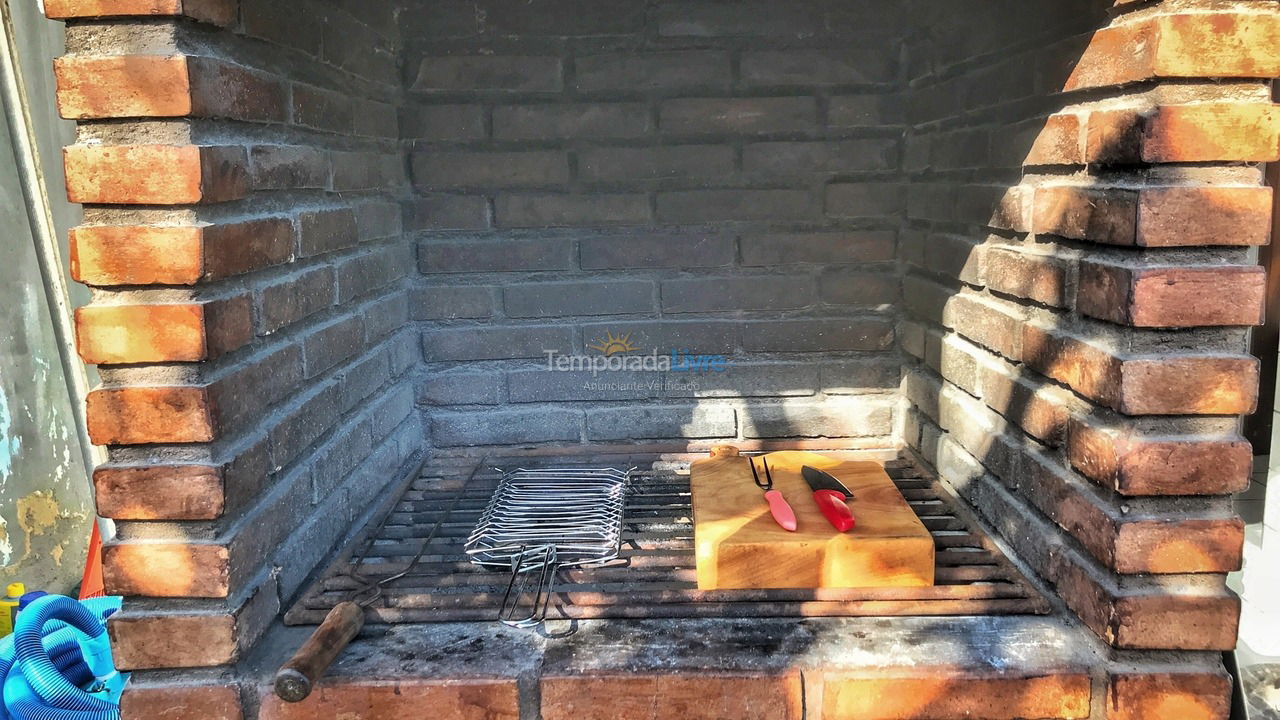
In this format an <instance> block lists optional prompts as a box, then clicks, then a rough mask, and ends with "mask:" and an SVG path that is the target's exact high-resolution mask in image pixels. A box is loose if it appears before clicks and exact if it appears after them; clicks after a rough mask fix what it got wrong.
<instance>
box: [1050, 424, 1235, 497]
mask: <svg viewBox="0 0 1280 720" xmlns="http://www.w3.org/2000/svg"><path fill="white" fill-rule="evenodd" d="M1068 432H1069V439H1068V442H1067V457H1068V459H1069V460H1070V461H1071V465H1072V467H1074V468H1075V469H1076V470H1078V471H1079V472H1080V473H1081V474H1082V475H1084V476H1085V477H1087V478H1089V479H1091V480H1093V481H1094V482H1097V483H1099V484H1101V485H1102V486H1104V487H1108V488H1111V489H1113V490H1115V491H1116V492H1118V493H1120V494H1122V495H1227V494H1230V493H1234V492H1241V491H1243V490H1244V489H1245V488H1247V487H1248V485H1249V474H1250V472H1252V468H1253V449H1252V448H1251V447H1250V446H1249V443H1248V442H1247V441H1245V440H1244V439H1243V438H1239V437H1236V438H1211V437H1197V436H1194V435H1193V436H1186V437H1179V436H1155V437H1148V436H1144V435H1141V434H1138V433H1136V432H1133V431H1132V430H1126V429H1124V428H1123V427H1108V426H1105V425H1102V424H1100V423H1095V422H1092V421H1090V420H1089V419H1087V418H1072V419H1071V421H1070V427H1069V431H1068Z"/></svg>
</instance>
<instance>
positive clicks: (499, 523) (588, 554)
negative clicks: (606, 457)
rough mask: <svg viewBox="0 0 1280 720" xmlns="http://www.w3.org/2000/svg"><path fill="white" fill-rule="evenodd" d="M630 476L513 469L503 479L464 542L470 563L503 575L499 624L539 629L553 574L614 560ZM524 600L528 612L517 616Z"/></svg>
mask: <svg viewBox="0 0 1280 720" xmlns="http://www.w3.org/2000/svg"><path fill="white" fill-rule="evenodd" d="M633 469H634V468H633ZM631 472H632V470H626V471H623V470H617V469H615V468H598V469H586V468H543V469H532V470H531V469H524V468H521V469H518V470H514V471H512V472H509V473H506V474H505V475H503V477H502V480H501V481H500V482H499V483H498V487H497V489H496V490H495V491H494V493H493V497H492V498H490V500H489V504H488V505H487V506H485V509H484V511H483V512H481V514H480V519H479V521H478V522H477V523H476V528H475V530H473V531H472V532H471V535H470V536H469V537H468V538H467V542H466V552H467V555H468V556H470V558H471V562H473V563H475V564H477V565H482V566H485V567H493V568H505V569H508V570H509V571H510V573H511V579H510V581H509V582H508V583H507V590H506V593H505V595H504V596H503V600H502V606H501V608H500V609H499V612H498V619H499V620H501V621H502V622H504V623H507V624H508V625H514V626H516V627H532V626H536V625H538V624H540V623H542V621H543V619H544V618H545V617H546V612H547V607H548V605H549V603H550V600H551V595H552V594H553V592H554V583H555V575H556V571H557V570H559V569H560V568H562V567H585V566H595V565H602V564H605V563H608V562H610V561H612V560H614V559H616V558H617V557H618V552H619V549H620V546H621V540H622V511H623V507H624V505H625V502H626V494H627V483H628V481H629V480H630V477H631ZM526 595H529V596H531V597H532V606H531V608H530V610H529V612H527V613H522V612H521V611H520V606H521V602H520V601H521V598H523V597H524V596H526Z"/></svg>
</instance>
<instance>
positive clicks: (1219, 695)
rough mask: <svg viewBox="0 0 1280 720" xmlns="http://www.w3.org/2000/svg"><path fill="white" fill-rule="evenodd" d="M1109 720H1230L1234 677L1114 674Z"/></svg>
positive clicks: (1109, 683) (1109, 693)
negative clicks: (1232, 680) (1167, 719)
mask: <svg viewBox="0 0 1280 720" xmlns="http://www.w3.org/2000/svg"><path fill="white" fill-rule="evenodd" d="M1106 709H1107V720H1153V719H1156V718H1159V719H1160V720H1164V719H1165V718H1169V719H1170V720H1173V719H1174V718H1176V719H1177V720H1227V717H1228V716H1229V715H1230V714H1231V677H1230V676H1229V675H1227V674H1226V673H1225V672H1219V673H1207V672H1164V673H1161V672H1143V671H1140V670H1139V671H1133V672H1113V673H1111V675H1110V677H1109V678H1108V679H1107V708H1106Z"/></svg>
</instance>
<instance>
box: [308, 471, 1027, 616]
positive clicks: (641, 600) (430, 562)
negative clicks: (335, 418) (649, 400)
mask: <svg viewBox="0 0 1280 720" xmlns="http://www.w3.org/2000/svg"><path fill="white" fill-rule="evenodd" d="M592 460H593V461H594V462H595V464H597V465H604V464H610V463H608V462H603V461H601V458H599V457H598V456H597V457H595V458H592ZM629 460H630V458H627V457H626V456H623V457H620V458H618V459H617V462H616V463H613V464H615V465H622V466H624V467H625V466H626V463H628V461H629ZM650 461H652V459H650ZM495 464H497V463H495ZM885 469H886V471H887V472H888V473H889V476H890V477H891V478H892V479H893V481H894V483H895V484H897V486H898V488H899V489H900V490H901V491H902V494H903V495H904V496H905V497H906V499H907V501H908V502H909V503H910V504H911V507H912V508H913V509H914V510H915V511H916V514H917V515H919V517H920V519H921V520H922V521H923V522H924V525H925V527H927V528H928V529H929V531H930V532H931V533H932V534H933V536H934V540H935V543H936V547H937V584H936V585H934V586H933V587H923V588H860V589H795V590H712V591H700V590H698V589H697V583H696V578H695V574H694V550H693V524H692V519H691V517H692V512H691V509H690V506H689V479H688V474H687V471H685V472H684V473H680V472H676V471H674V470H659V471H649V472H644V471H641V472H634V473H633V474H632V476H631V485H630V489H629V494H628V497H627V505H626V511H625V515H624V518H623V522H624V525H623V532H622V551H621V553H620V554H619V556H618V559H617V560H615V561H613V563H612V564H609V565H606V566H603V567H591V568H566V569H562V570H560V571H559V574H558V575H557V580H556V584H555V593H554V594H553V595H552V597H551V601H550V606H549V609H548V612H547V617H548V618H552V619H553V618H578V619H587V618H654V617H816V616H859V615H861V616H867V615H882V616H889V615H1010V614H1043V613H1047V612H1049V604H1048V601H1047V600H1046V599H1045V598H1044V597H1043V596H1042V595H1040V593H1039V592H1038V591H1037V590H1036V589H1035V588H1034V587H1033V586H1032V585H1031V584H1030V583H1029V582H1028V581H1027V579H1026V578H1025V577H1024V576H1023V575H1022V574H1021V573H1020V572H1019V571H1018V570H1017V568H1015V567H1014V566H1013V565H1012V564H1011V563H1010V562H1009V561H1008V559H1007V558H1005V557H1004V555H1003V553H1001V551H1000V550H999V548H997V547H996V546H995V545H994V544H993V543H992V542H991V540H990V538H988V537H987V535H986V534H985V533H984V532H983V531H982V530H981V529H980V527H979V526H978V524H977V523H976V521H975V520H974V519H973V517H972V516H971V515H970V514H969V512H968V511H967V510H966V509H965V508H964V507H963V504H962V503H961V502H960V501H958V500H956V499H955V498H954V497H952V496H951V495H950V494H949V493H948V492H947V491H946V490H945V489H943V488H942V487H941V486H940V485H939V484H938V483H937V481H936V480H935V479H934V478H933V477H932V476H931V475H929V474H927V473H926V472H924V471H923V470H922V469H921V468H920V467H919V466H918V465H916V464H914V463H912V462H910V461H908V460H891V461H888V462H886V463H885ZM469 471H470V468H459V469H458V471H457V472H456V473H453V472H445V473H443V474H441V475H437V476H436V477H421V478H417V479H415V480H414V481H413V482H412V483H411V484H410V485H409V486H408V487H407V488H406V489H405V490H404V491H403V493H402V494H401V495H399V496H397V497H396V498H395V499H394V501H393V502H391V503H389V504H388V506H387V508H386V512H388V513H389V515H388V516H386V517H385V522H382V520H383V518H382V517H376V518H375V520H374V522H373V523H371V524H370V525H369V526H368V527H367V528H365V530H364V532H363V533H362V534H361V535H360V536H359V537H357V538H356V540H355V542H353V543H352V544H351V546H350V547H348V548H347V549H346V550H345V551H344V552H343V553H342V554H340V555H339V557H338V558H337V559H336V560H335V561H334V562H333V563H332V564H331V565H330V566H329V567H328V568H327V569H326V570H325V572H324V573H323V574H322V575H321V576H320V578H319V579H318V580H317V581H316V582H315V583H314V584H313V585H312V586H311V587H310V588H309V589H308V590H307V592H306V593H305V594H304V595H303V596H302V598H301V599H300V600H299V601H298V602H297V603H296V604H295V605H294V607H293V608H292V609H291V610H290V611H289V612H288V613H287V614H286V616H285V622H286V623H288V624H291V625H304V624H315V623H319V622H320V621H321V620H323V619H324V616H325V614H326V613H327V612H328V611H329V610H330V609H331V608H332V607H333V606H334V605H336V604H337V603H339V602H342V601H343V600H346V599H348V596H349V595H351V593H352V592H354V591H357V590H359V589H360V588H361V587H362V585H363V583H361V582H360V581H359V580H357V579H356V578H355V577H352V575H353V570H354V569H355V567H354V566H353V563H352V558H353V557H356V558H359V557H360V556H361V554H362V553H363V560H362V561H361V562H360V564H359V575H360V576H361V577H362V578H364V579H366V580H369V581H374V582H376V581H378V580H379V579H384V578H389V577H391V576H394V575H397V574H400V573H405V574H404V575H403V577H400V578H397V579H394V580H392V581H390V582H387V583H385V584H384V585H383V586H382V588H381V594H380V596H378V597H377V598H376V601H374V602H373V603H372V604H370V605H369V607H368V608H367V611H366V615H367V618H368V621H369V622H375V623H377V622H382V623H407V622H456V621H473V620H492V619H493V618H494V617H496V616H497V613H498V611H499V609H500V607H501V606H502V603H503V598H504V594H505V591H506V589H507V582H508V580H509V579H510V576H509V573H506V572H501V571H492V570H486V569H484V568H482V567H478V566H476V565H475V564H473V563H471V562H470V560H469V558H468V556H467V554H466V552H465V543H466V540H467V537H468V535H469V534H470V533H471V532H472V530H473V529H474V527H475V525H476V522H477V520H478V519H479V518H480V514H481V512H482V511H483V510H484V508H485V505H486V504H487V503H488V501H489V498H490V496H491V495H492V493H493V491H494V489H495V487H496V486H497V483H498V480H499V475H498V473H496V472H488V473H486V472H485V471H484V470H481V471H480V472H478V473H477V474H476V475H475V477H473V478H471V480H470V481H467V480H466V478H467V476H468V475H469ZM455 503H456V504H455ZM437 524H439V526H438V527H437ZM433 530H434V532H433ZM424 542H426V543H427V545H426V547H425V548H424V546H423V543H424ZM419 552H421V553H422V554H421V556H420V557H418V556H419ZM415 557H418V561H417V562H416V563H413V562H412V561H413V560H414V558H415Z"/></svg>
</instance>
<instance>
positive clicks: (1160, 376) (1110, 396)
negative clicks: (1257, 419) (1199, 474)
mask: <svg viewBox="0 0 1280 720" xmlns="http://www.w3.org/2000/svg"><path fill="white" fill-rule="evenodd" d="M1022 344H1023V360H1024V361H1025V362H1026V363H1027V365H1028V366H1029V367H1031V368H1033V369H1035V370H1037V371H1038V372H1041V373H1043V374H1045V375H1047V376H1048V377H1051V378H1053V379H1055V380H1058V381H1059V382H1062V383H1065V384H1067V385H1068V386H1070V387H1071V388H1072V389H1073V390H1075V391H1076V392H1078V393H1080V394H1081V395H1084V396H1085V397H1087V398H1090V399H1092V400H1094V401H1096V402H1099V403H1101V404H1103V405H1106V406H1108V407H1110V408H1112V409H1114V410H1117V411H1119V412H1122V413H1125V414H1128V415H1236V414H1240V413H1249V412H1253V407H1254V405H1255V403H1256V401H1257V390H1258V388H1257V384H1258V361H1257V359H1255V358H1251V357H1240V356H1224V355H1164V356H1135V357H1121V356H1119V355H1117V354H1115V353H1114V352H1112V351H1110V350H1107V349H1105V348H1103V347H1102V346H1099V345H1095V344H1092V343H1090V342H1089V341H1087V340H1085V339H1082V338H1078V337H1074V336H1072V335H1069V334H1066V333H1062V332H1060V331H1058V330H1053V329H1048V328H1043V327H1039V326H1037V325H1035V324H1030V323H1029V324H1027V325H1026V326H1025V327H1024V328H1023V341H1022Z"/></svg>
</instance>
